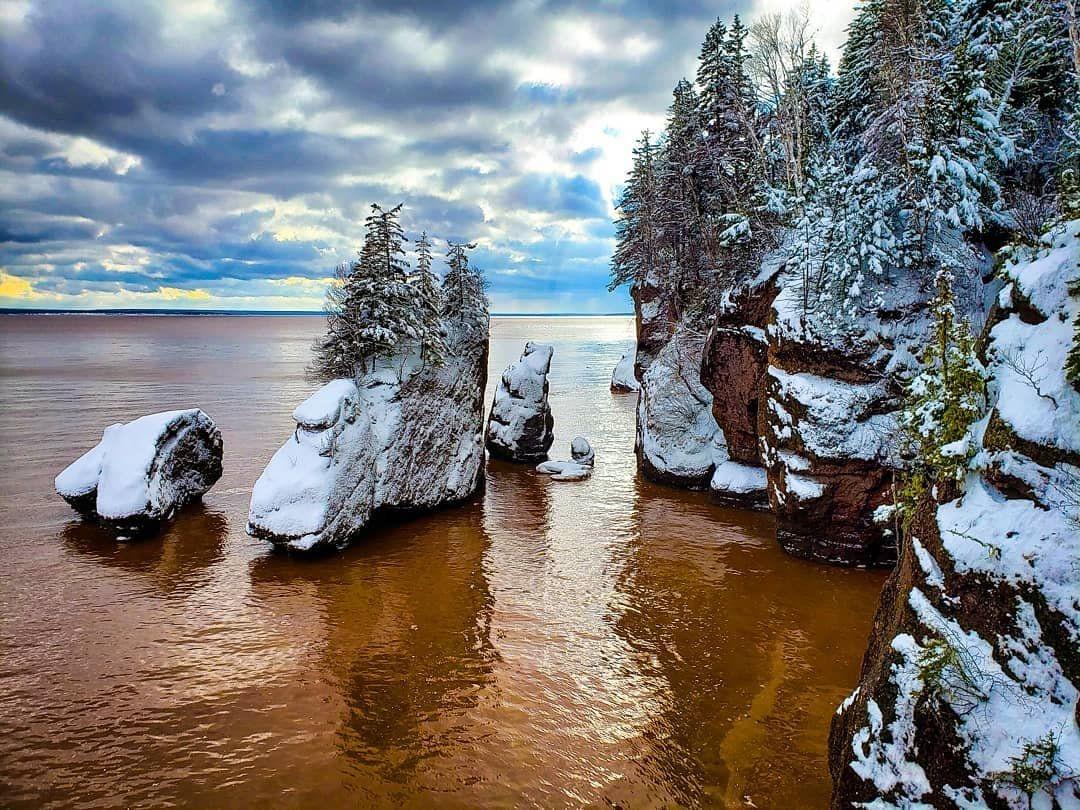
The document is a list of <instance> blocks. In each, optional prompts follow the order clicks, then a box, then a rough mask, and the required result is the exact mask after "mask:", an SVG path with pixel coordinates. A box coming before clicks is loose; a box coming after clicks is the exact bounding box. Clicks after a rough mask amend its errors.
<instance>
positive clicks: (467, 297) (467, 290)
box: [442, 241, 488, 340]
mask: <svg viewBox="0 0 1080 810" xmlns="http://www.w3.org/2000/svg"><path fill="white" fill-rule="evenodd" d="M475 247H476V245H475V244H474V243H472V242H449V241H448V242H447V251H446V263H447V266H448V268H449V269H448V271H447V273H446V276H445V277H443V285H442V292H443V318H444V319H445V320H446V321H447V322H448V323H449V324H451V325H452V326H453V327H454V328H455V329H456V330H457V332H458V335H457V337H458V339H460V340H472V339H473V338H475V337H477V336H478V335H480V334H481V333H482V332H483V330H484V328H485V326H486V324H487V319H488V300H487V293H486V292H485V287H486V285H485V282H484V277H483V275H482V274H481V273H480V271H479V270H478V269H476V268H474V267H472V266H471V265H470V264H469V254H468V251H470V250H472V249H474V248H475Z"/></svg>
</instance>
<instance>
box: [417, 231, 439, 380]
mask: <svg viewBox="0 0 1080 810" xmlns="http://www.w3.org/2000/svg"><path fill="white" fill-rule="evenodd" d="M413 283H414V284H415V285H416V287H417V295H418V299H419V301H418V303H419V306H420V317H419V326H420V352H421V359H422V360H423V362H424V363H429V364H432V365H436V366H437V365H441V364H442V362H443V360H444V358H445V355H446V344H445V336H444V335H443V326H442V309H443V294H442V285H441V284H440V283H439V278H438V276H436V275H435V271H434V270H433V269H432V255H431V239H429V238H428V235H427V231H423V232H422V233H421V234H420V238H419V239H417V240H416V273H415V274H414V275H413Z"/></svg>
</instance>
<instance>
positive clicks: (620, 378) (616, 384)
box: [611, 351, 641, 394]
mask: <svg viewBox="0 0 1080 810" xmlns="http://www.w3.org/2000/svg"><path fill="white" fill-rule="evenodd" d="M635 355H636V353H635V352H632V351H630V352H627V353H626V354H624V355H623V356H622V357H621V358H619V362H618V363H616V364H615V369H614V370H613V371H612V372H611V390H612V391H614V392H615V393H617V394H629V393H633V392H634V391H640V390H641V383H639V382H638V381H637V377H635V376H634V357H635Z"/></svg>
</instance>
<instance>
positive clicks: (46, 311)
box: [0, 307, 634, 318]
mask: <svg viewBox="0 0 1080 810" xmlns="http://www.w3.org/2000/svg"><path fill="white" fill-rule="evenodd" d="M325 314H326V313H325V312H322V311H321V310H310V309H169V308H165V307H148V308H141V307H105V308H99V309H65V308H63V307H0V315H289V316H312V317H314V316H320V315H325ZM489 315H490V317H493V318H528V317H547V318H553V317H563V318H566V317H589V316H593V317H614V316H618V315H626V316H631V315H634V313H633V312H491V313H489Z"/></svg>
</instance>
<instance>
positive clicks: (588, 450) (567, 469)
mask: <svg viewBox="0 0 1080 810" xmlns="http://www.w3.org/2000/svg"><path fill="white" fill-rule="evenodd" d="M595 462H596V454H595V453H594V452H593V449H592V445H591V444H589V441H588V440H587V439H586V438H584V437H583V436H575V437H574V440H573V441H572V442H570V460H569V461H544V462H542V463H540V464H538V465H536V471H537V472H540V473H544V474H545V475H550V476H551V479H552V480H553V481H584V480H585V479H586V478H588V477H589V476H590V475H592V471H593V464H594V463H595Z"/></svg>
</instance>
